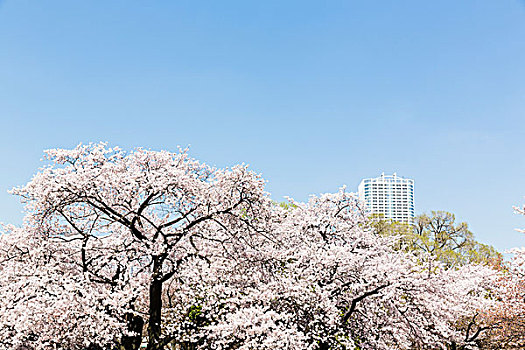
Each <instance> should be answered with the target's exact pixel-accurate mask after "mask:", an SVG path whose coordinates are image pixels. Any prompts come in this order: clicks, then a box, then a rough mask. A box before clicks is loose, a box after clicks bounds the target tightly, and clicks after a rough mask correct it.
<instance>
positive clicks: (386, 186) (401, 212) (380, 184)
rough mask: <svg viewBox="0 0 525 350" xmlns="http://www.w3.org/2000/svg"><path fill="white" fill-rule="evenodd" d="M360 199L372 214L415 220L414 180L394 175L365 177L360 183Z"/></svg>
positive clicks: (409, 220) (406, 221)
mask: <svg viewBox="0 0 525 350" xmlns="http://www.w3.org/2000/svg"><path fill="white" fill-rule="evenodd" d="M358 191H359V199H360V200H361V201H363V202H365V203H366V205H367V208H368V210H369V211H370V213H372V214H383V215H384V217H385V218H386V219H392V220H394V221H399V222H404V223H408V224H411V223H413V221H414V180H412V179H405V178H402V177H400V176H397V174H396V173H394V174H393V175H385V173H382V174H381V176H379V177H376V178H371V179H363V180H362V181H361V183H360V184H359V188H358Z"/></svg>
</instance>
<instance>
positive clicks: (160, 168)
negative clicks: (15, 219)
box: [0, 144, 492, 350]
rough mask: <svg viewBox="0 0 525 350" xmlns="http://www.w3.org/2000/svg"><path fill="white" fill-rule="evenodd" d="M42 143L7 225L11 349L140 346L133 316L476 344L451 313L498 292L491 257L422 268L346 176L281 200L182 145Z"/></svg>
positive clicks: (366, 341) (243, 338) (292, 340)
mask: <svg viewBox="0 0 525 350" xmlns="http://www.w3.org/2000/svg"><path fill="white" fill-rule="evenodd" d="M47 155H48V157H49V159H50V160H51V161H52V162H53V164H52V165H50V166H49V167H46V168H44V169H42V170H41V171H40V173H38V174H37V175H36V176H35V177H34V178H33V180H32V181H31V182H30V183H29V184H28V185H26V186H25V187H23V188H19V189H16V190H14V192H15V193H16V194H18V195H20V196H22V198H23V199H24V200H25V202H26V209H27V211H28V215H27V217H26V224H25V226H24V227H23V228H21V229H10V230H11V233H10V234H8V235H3V236H2V240H1V245H0V248H1V249H0V255H1V260H0V263H1V265H0V268H1V269H2V272H6V273H4V274H2V276H1V277H0V294H2V295H3V296H6V297H5V298H2V300H1V302H0V327H3V328H1V329H2V330H5V331H6V332H2V333H1V334H0V341H3V342H4V343H5V344H7V345H6V346H5V347H6V348H12V347H9V346H10V345H19V344H24V345H26V344H29V345H32V346H33V347H35V348H37V349H49V348H52V347H59V348H69V349H82V348H83V347H84V346H86V345H90V344H98V345H102V346H106V345H108V346H109V345H110V343H111V342H116V343H117V344H118V345H119V346H120V347H123V348H125V349H137V347H138V345H139V344H140V342H141V340H142V334H141V332H142V330H144V331H145V335H147V340H148V345H147V346H148V349H149V350H154V349H155V350H156V349H162V348H165V347H166V346H167V345H168V344H169V343H173V342H175V343H177V344H178V345H179V346H182V347H185V348H192V349H197V348H201V349H210V348H214V349H239V350H248V349H275V348H289V349H312V350H313V349H319V350H326V349H350V348H356V347H357V348H360V349H413V348H422V349H423V348H439V347H442V346H443V344H445V343H448V342H450V341H454V342H455V343H456V344H458V345H459V346H463V345H464V346H469V345H472V344H473V343H472V340H471V339H463V336H462V334H460V333H459V332H458V331H457V329H456V328H455V327H454V326H453V324H452V322H453V321H454V320H457V319H458V318H461V317H464V316H465V315H470V314H471V313H472V312H473V311H474V310H478V309H481V308H486V307H488V306H489V304H490V303H491V299H490V298H486V293H487V291H488V288H487V286H488V285H489V284H490V280H491V278H492V274H491V272H490V271H488V270H487V269H484V267H483V266H474V265H472V266H471V265H468V266H465V267H461V268H458V269H445V268H444V267H443V266H441V265H439V264H438V265H436V266H435V268H434V270H433V273H428V271H426V270H424V269H421V266H420V265H418V261H417V259H415V258H414V256H413V255H412V254H408V253H406V252H403V251H400V250H396V249H394V248H393V246H392V245H393V244H394V242H395V241H396V239H397V238H395V237H380V236H378V235H377V234H375V233H374V232H373V231H371V230H368V229H366V225H365V223H366V220H367V218H366V217H364V216H363V214H362V212H361V210H360V208H359V205H358V202H357V201H356V199H355V198H354V197H353V196H352V195H351V194H348V193H346V192H345V191H344V190H342V191H340V192H339V193H336V194H326V195H322V196H320V197H312V198H311V199H310V201H309V202H308V203H300V202H295V201H291V206H290V207H288V208H286V207H281V206H278V205H275V204H274V203H273V202H272V201H271V200H270V199H269V197H268V194H267V193H265V192H264V181H263V180H262V179H261V178H260V177H259V176H258V175H256V174H254V173H252V172H250V171H248V170H247V169H246V167H244V166H236V167H234V168H232V169H226V170H220V169H213V168H210V167H207V166H205V165H203V164H201V163H199V162H197V161H195V160H193V159H190V158H189V157H188V156H187V155H186V153H185V152H179V153H169V152H153V151H145V150H141V149H138V150H135V151H133V152H130V153H125V152H122V151H121V150H119V149H116V148H113V149H111V148H109V149H108V148H106V146H105V145H103V144H99V145H89V146H79V147H77V148H75V149H73V150H51V151H47ZM13 281H16V284H14V285H10V283H11V282H13ZM17 290H20V291H21V292H20V293H16V291H17ZM83 306H84V307H85V313H83V308H82V307H83ZM17 316H23V317H17ZM66 326H67V327H66ZM12 339H14V340H12ZM9 342H12V343H9ZM8 345H9V346H8Z"/></svg>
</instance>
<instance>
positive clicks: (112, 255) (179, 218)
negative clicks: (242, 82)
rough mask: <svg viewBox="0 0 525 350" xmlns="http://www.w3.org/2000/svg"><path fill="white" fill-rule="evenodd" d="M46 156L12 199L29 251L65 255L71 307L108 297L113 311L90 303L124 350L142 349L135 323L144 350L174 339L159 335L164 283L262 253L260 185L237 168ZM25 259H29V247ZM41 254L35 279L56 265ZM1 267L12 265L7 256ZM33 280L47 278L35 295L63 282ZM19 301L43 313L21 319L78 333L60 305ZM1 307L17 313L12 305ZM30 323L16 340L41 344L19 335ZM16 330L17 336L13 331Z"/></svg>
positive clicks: (33, 336)
mask: <svg viewBox="0 0 525 350" xmlns="http://www.w3.org/2000/svg"><path fill="white" fill-rule="evenodd" d="M46 155H47V158H48V159H49V160H50V161H51V162H52V165H50V166H48V167H45V168H43V169H42V170H41V171H40V172H39V173H38V174H37V175H36V176H35V177H34V178H33V180H32V181H31V182H30V183H28V184H27V185H26V186H24V187H22V188H17V189H15V190H13V193H15V194H17V195H19V196H21V197H22V198H23V200H24V202H25V203H26V210H27V212H28V215H27V217H26V228H25V232H26V235H27V236H26V237H27V238H28V240H29V242H30V243H28V245H30V244H33V243H34V244H35V245H36V246H37V247H44V248H42V249H44V250H46V249H48V248H47V246H52V247H53V248H52V249H56V250H65V251H67V253H65V254H62V255H60V256H61V257H62V256H64V255H65V256H70V258H69V259H67V260H66V261H65V262H64V263H65V264H67V266H68V267H70V268H71V269H75V268H76V270H75V271H74V272H72V273H71V274H70V275H72V276H74V277H75V280H77V281H78V286H74V287H71V289H76V290H77V291H78V292H77V294H78V295H77V298H79V299H81V298H85V297H87V296H91V295H92V291H93V290H92V289H95V290H96V289H101V290H102V292H101V293H103V294H104V293H105V294H110V295H112V296H113V298H114V299H115V300H116V302H117V303H118V304H117V305H114V304H112V303H109V302H108V301H106V300H105V298H103V297H100V298H93V300H92V299H90V300H89V302H95V303H97V302H98V305H97V307H98V309H99V311H102V313H106V314H107V316H105V317H109V316H111V317H114V318H115V320H116V321H115V322H114V323H119V322H120V323H126V327H127V329H128V331H129V334H123V335H122V336H121V339H118V341H120V342H121V346H123V347H125V348H129V349H134V348H136V347H137V344H140V341H141V337H142V334H141V333H142V325H143V324H145V325H146V328H147V339H148V345H147V349H148V350H154V349H162V348H164V346H165V345H166V344H167V343H169V342H170V341H172V340H173V337H174V334H171V333H170V332H169V331H167V330H166V329H164V327H163V311H164V309H165V308H164V305H163V293H164V292H165V291H166V288H165V286H166V285H167V284H169V283H171V282H172V281H173V280H175V279H177V280H183V279H184V277H185V276H184V274H185V273H188V271H189V270H188V269H187V268H186V265H191V264H194V261H195V260H199V259H203V260H206V259H211V258H213V257H217V259H215V260H214V262H217V261H221V260H220V258H222V260H224V257H225V256H228V254H231V256H232V259H233V258H234V257H235V254H236V252H241V253H243V252H244V247H245V246H246V245H251V246H260V245H261V244H263V242H262V241H263V240H266V239H267V238H266V236H264V235H262V234H259V233H260V232H262V231H264V228H263V227H262V225H264V223H265V222H267V221H268V220H265V218H266V217H267V216H268V215H269V213H270V209H271V208H270V207H271V205H272V202H271V201H270V199H269V198H268V196H267V194H266V193H265V192H264V191H263V188H264V182H263V180H262V179H261V178H260V177H259V176H258V175H256V174H254V173H253V172H250V171H248V170H247V169H246V167H244V166H236V167H234V168H232V169H227V170H217V169H213V168H210V167H208V166H206V165H203V164H201V163H199V162H197V161H196V160H193V159H191V158H189V157H188V156H187V155H186V153H185V152H179V153H169V152H165V151H162V152H154V151H147V150H143V149H137V150H135V151H133V152H130V153H125V152H123V151H121V150H120V149H118V148H106V147H105V145H104V144H98V145H88V146H78V147H77V148H75V149H73V150H62V149H56V150H49V151H46ZM32 240H35V241H37V242H32ZM22 249H24V248H22ZM12 250H14V251H19V250H20V248H18V246H17V247H15V248H13V249H12ZM25 250H26V251H27V252H28V254H27V255H29V256H31V257H32V251H33V248H31V247H30V246H28V247H27V248H25ZM42 254H43V255H44V257H43V258H42V259H46V258H48V259H51V261H52V263H51V264H47V262H45V263H43V266H42V267H41V269H43V270H44V269H47V268H49V269H51V270H52V269H53V268H54V267H55V266H56V265H57V264H60V263H61V261H58V262H57V261H55V255H54V254H47V253H46V252H44V253H42ZM6 259H7V260H8V261H11V258H10V256H8V257H7V258H6ZM22 259H23V257H22ZM62 267H63V265H60V268H62ZM15 269H16V268H15ZM41 273H42V274H44V275H46V276H47V277H49V279H50V281H49V282H48V283H47V284H45V285H44V286H41V287H38V288H40V289H42V294H44V295H45V294H46V293H47V294H48V295H50V296H52V295H53V294H56V293H58V294H60V295H62V294H61V293H62V292H60V290H58V291H57V292H56V293H55V292H53V291H52V289H53V288H56V285H57V284H61V283H62V282H61V279H60V278H56V279H55V280H54V281H55V282H54V283H53V282H52V281H51V280H52V279H53V278H55V277H53V276H50V275H49V274H50V273H48V270H44V271H42V272H41ZM189 273H191V270H190V271H189ZM80 277H83V279H82V278H80ZM32 282H33V280H28V281H26V282H25V283H28V284H31V283H32ZM86 284H87V285H88V286H87V287H86ZM35 288H36V287H35ZM60 288H65V289H66V290H68V289H70V287H68V286H61V287H60ZM27 291H28V292H30V291H31V289H28V290H27ZM23 292H25V289H24V288H22V293H23ZM73 294H75V293H73ZM130 296H131V297H130ZM20 298H21V299H22V300H27V302H28V303H29V301H28V300H30V299H32V300H33V302H34V303H40V304H44V305H40V306H39V307H40V308H32V307H29V311H28V314H31V313H32V312H34V313H40V312H41V311H42V310H47V311H49V312H52V313H54V314H59V313H62V314H63V315H64V317H65V318H66V319H70V320H74V321H73V322H74V323H75V325H77V326H78V327H79V328H81V327H82V326H83V325H82V324H80V323H78V322H76V319H77V318H78V317H77V316H78V315H73V314H70V312H71V311H72V310H70V309H69V308H68V307H67V306H66V305H67V303H63V304H61V305H56V304H51V305H48V304H49V303H48V301H47V300H45V299H44V300H41V299H36V298H35V297H34V295H33V294H31V295H24V294H21V295H20ZM9 301H11V302H13V301H14V302H15V303H18V305H20V299H18V298H14V299H10V300H9ZM9 301H8V300H6V302H9ZM119 302H120V303H119ZM28 305H30V306H31V305H32V304H28ZM185 306H186V305H178V307H185ZM5 307H6V309H8V308H9V306H8V305H7V306H5ZM122 310H125V312H123V311H122ZM95 314H96V313H95ZM96 315H98V314H96ZM37 317H38V316H37V315H33V316H32V319H34V318H37ZM99 318H103V316H102V315H101V316H100V317H99ZM32 319H31V318H29V319H27V324H26V325H25V326H26V327H25V328H24V329H22V330H20V331H22V332H23V333H25V341H27V342H32V343H34V344H39V342H41V339H39V333H40V331H39V330H38V328H36V327H35V328H33V330H31V331H29V332H25V331H26V329H27V328H31V327H34V326H35V324H34V323H33V322H32ZM49 321H50V322H60V320H54V319H50V320H49ZM27 325H29V326H27ZM72 327H74V326H72ZM91 327H93V328H94V331H93V333H94V334H105V333H106V331H105V329H106V324H105V323H104V322H95V324H93V325H92V326H91ZM14 328H15V329H14V331H15V332H17V331H19V328H18V326H14ZM133 332H135V333H133ZM59 333H60V332H59ZM115 336H118V333H117V334H116V335H115ZM59 337H60V334H57V336H56V339H55V340H53V341H55V342H57V343H59V344H60V345H61V346H65V345H63V344H61V343H60V339H59ZM106 338H107V337H106ZM96 340H98V339H96V338H95V341H96ZM102 340H104V339H102ZM39 346H41V348H46V346H45V345H39ZM66 347H67V346H66Z"/></svg>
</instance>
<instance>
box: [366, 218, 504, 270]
mask: <svg viewBox="0 0 525 350" xmlns="http://www.w3.org/2000/svg"><path fill="white" fill-rule="evenodd" d="M370 224H371V226H372V227H373V229H374V230H375V231H376V232H377V233H378V234H380V235H387V236H388V235H398V236H399V242H398V246H399V248H400V249H406V250H408V251H412V252H416V253H418V254H419V253H426V254H428V255H429V256H431V257H432V258H433V259H434V260H437V261H439V262H441V263H443V264H445V266H447V267H452V266H461V265H466V264H498V262H500V261H501V259H502V255H501V253H499V252H498V251H496V250H495V249H494V248H493V247H492V246H490V245H487V244H483V243H480V242H478V241H476V240H475V239H474V234H473V233H472V232H471V231H470V230H469V228H468V225H467V223H466V222H460V223H456V217H455V215H454V214H452V213H450V212H447V211H441V210H440V211H432V212H431V214H430V215H428V214H422V215H419V216H417V217H416V218H415V219H414V223H413V224H412V225H410V224H407V223H400V222H397V221H393V220H389V219H385V218H384V216H381V215H377V214H376V215H373V216H372V220H371V221H370Z"/></svg>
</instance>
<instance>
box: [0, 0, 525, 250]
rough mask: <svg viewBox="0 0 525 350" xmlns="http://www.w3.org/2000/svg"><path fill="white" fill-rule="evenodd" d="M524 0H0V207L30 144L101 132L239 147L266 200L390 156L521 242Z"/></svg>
mask: <svg viewBox="0 0 525 350" xmlns="http://www.w3.org/2000/svg"><path fill="white" fill-rule="evenodd" d="M524 4H525V3H524V2H520V1H510V0H497V1H495V0H478V1H457V0H440V1H420V0H413V1H400V0H391V1H368V0H362V1H350V0H345V1H305V0H301V1H283V0H277V1H273V0H271V1H268V0H266V1H257V2H255V1H194V0H192V1H160V0H159V1H133V0H121V1H107V0H104V1H70V0H67V1H66V0H64V1H52V0H50V1H26V0H16V1H15V0H11V1H9V0H8V1H3V2H1V3H0V121H1V131H2V136H1V137H0V148H1V153H0V156H1V164H2V171H1V172H0V221H4V222H12V223H20V222H21V218H22V214H21V210H22V206H21V205H20V204H19V202H18V200H17V199H16V198H14V197H12V196H10V195H9V194H7V193H6V191H7V190H8V189H9V188H11V187H13V186H15V185H21V184H24V183H25V182H27V181H28V180H29V179H30V178H31V176H32V174H34V173H35V172H36V170H37V169H38V167H40V166H41V163H40V158H41V156H42V150H43V149H47V148H55V147H63V148H69V147H74V146H75V145H77V144H78V143H79V142H83V143H85V142H90V141H93V142H98V141H108V142H109V143H110V144H112V145H119V146H121V147H123V148H127V149H130V148H133V147H137V146H143V147H146V148H152V149H169V150H175V149H176V146H177V145H182V146H187V145H191V154H192V156H194V157H196V158H199V159H201V160H203V161H205V162H207V163H209V164H212V165H216V166H219V167H224V166H229V165H233V164H235V163H239V162H246V163H248V164H250V165H251V166H252V168H253V169H255V170H256V171H258V172H261V173H262V174H263V175H264V177H265V178H266V179H267V180H268V190H269V191H270V192H271V193H272V195H273V197H274V198H275V199H277V200H279V199H281V198H282V196H284V195H290V196H292V197H294V198H296V199H300V200H305V199H307V198H308V195H309V194H312V193H321V192H329V191H330V192H332V191H336V190H337V189H338V187H340V186H341V185H343V184H346V185H347V186H348V187H349V188H350V189H355V190H356V189H357V185H358V183H359V182H360V180H361V178H363V177H373V176H377V175H379V174H380V173H381V172H382V171H385V172H394V171H396V172H397V173H398V174H399V175H402V176H405V177H410V178H414V179H415V180H416V210H417V212H419V213H420V212H424V211H429V210H432V209H444V210H449V211H452V212H454V213H456V214H457V216H458V217H459V219H460V220H465V221H467V222H468V223H469V224H470V226H471V228H472V229H473V231H474V233H475V234H476V236H477V237H478V239H479V240H481V241H483V242H485V243H489V244H493V245H494V246H496V247H497V248H498V249H502V250H503V249H507V248H510V247H513V246H521V245H525V235H523V234H520V233H517V232H515V231H514V228H517V227H525V217H522V216H518V215H516V214H514V213H513V209H512V206H513V205H518V204H521V203H523V202H525V198H524V196H525V160H524V150H525V6H524Z"/></svg>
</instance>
